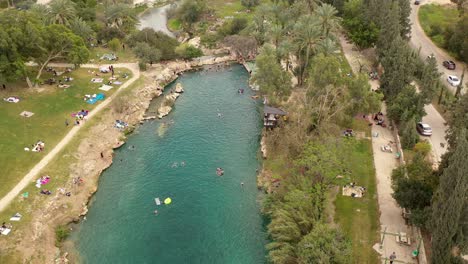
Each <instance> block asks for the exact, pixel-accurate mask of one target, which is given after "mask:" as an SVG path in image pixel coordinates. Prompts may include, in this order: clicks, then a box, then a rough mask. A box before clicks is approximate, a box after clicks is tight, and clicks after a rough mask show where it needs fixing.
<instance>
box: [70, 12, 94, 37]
mask: <svg viewBox="0 0 468 264" xmlns="http://www.w3.org/2000/svg"><path fill="white" fill-rule="evenodd" d="M70 29H71V31H72V32H73V33H75V35H77V36H80V37H81V38H82V39H83V40H84V41H86V40H88V39H90V38H93V36H94V35H96V33H95V32H94V31H93V29H92V28H91V27H90V26H89V25H88V23H86V22H85V21H83V19H81V17H79V18H75V19H73V20H71V21H70Z"/></svg>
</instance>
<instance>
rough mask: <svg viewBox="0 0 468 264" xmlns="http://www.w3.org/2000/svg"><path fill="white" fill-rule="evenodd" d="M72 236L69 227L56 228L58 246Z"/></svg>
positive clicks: (60, 226)
mask: <svg viewBox="0 0 468 264" xmlns="http://www.w3.org/2000/svg"><path fill="white" fill-rule="evenodd" d="M69 235H70V229H68V227H67V226H64V225H59V226H57V227H56V228H55V240H56V244H60V243H62V242H63V241H65V239H67V237H68V236H69Z"/></svg>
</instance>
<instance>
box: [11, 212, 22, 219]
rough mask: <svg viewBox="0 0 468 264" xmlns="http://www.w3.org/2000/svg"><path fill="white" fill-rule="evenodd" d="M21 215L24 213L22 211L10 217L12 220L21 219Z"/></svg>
mask: <svg viewBox="0 0 468 264" xmlns="http://www.w3.org/2000/svg"><path fill="white" fill-rule="evenodd" d="M21 217H22V215H21V214H20V213H16V214H14V215H13V216H12V217H11V218H10V221H19V220H21Z"/></svg>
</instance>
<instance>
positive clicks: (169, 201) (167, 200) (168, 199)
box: [164, 197, 172, 204]
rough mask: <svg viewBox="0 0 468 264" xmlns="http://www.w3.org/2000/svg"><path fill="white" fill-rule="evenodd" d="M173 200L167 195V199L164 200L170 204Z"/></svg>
mask: <svg viewBox="0 0 468 264" xmlns="http://www.w3.org/2000/svg"><path fill="white" fill-rule="evenodd" d="M171 202H172V199H171V198H169V197H167V198H166V199H165V200H164V204H170V203H171Z"/></svg>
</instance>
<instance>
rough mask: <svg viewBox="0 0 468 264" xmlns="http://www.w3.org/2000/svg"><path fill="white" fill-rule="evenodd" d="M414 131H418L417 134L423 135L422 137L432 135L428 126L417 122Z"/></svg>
mask: <svg viewBox="0 0 468 264" xmlns="http://www.w3.org/2000/svg"><path fill="white" fill-rule="evenodd" d="M416 129H417V130H418V132H419V133H420V134H421V135H423V136H430V135H432V128H431V127H430V126H429V125H428V124H424V123H421V122H419V123H418V124H417V125H416Z"/></svg>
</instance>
